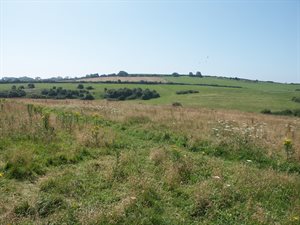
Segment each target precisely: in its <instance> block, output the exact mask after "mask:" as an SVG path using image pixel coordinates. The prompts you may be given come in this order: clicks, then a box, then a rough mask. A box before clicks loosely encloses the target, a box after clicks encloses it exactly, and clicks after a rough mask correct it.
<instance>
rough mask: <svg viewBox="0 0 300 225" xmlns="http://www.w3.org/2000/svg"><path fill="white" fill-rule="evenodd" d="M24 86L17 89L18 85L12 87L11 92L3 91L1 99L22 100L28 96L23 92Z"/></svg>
mask: <svg viewBox="0 0 300 225" xmlns="http://www.w3.org/2000/svg"><path fill="white" fill-rule="evenodd" d="M23 89H24V86H23V85H21V86H19V87H17V86H16V85H13V86H11V90H9V91H1V92H0V98H21V97H24V96H26V92H25V91H24V90H23Z"/></svg>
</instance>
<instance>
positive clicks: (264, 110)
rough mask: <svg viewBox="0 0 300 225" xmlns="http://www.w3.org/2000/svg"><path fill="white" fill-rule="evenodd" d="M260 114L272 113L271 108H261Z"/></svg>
mask: <svg viewBox="0 0 300 225" xmlns="http://www.w3.org/2000/svg"><path fill="white" fill-rule="evenodd" d="M261 113H262V114H272V112H271V110H270V109H263V110H262V111H261Z"/></svg>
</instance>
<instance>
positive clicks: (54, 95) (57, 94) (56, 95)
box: [31, 85, 95, 100]
mask: <svg viewBox="0 0 300 225" xmlns="http://www.w3.org/2000/svg"><path fill="white" fill-rule="evenodd" d="M78 86H79V85H78ZM84 94H86V95H84ZM31 98H50V99H82V100H94V99H95V98H94V96H93V95H92V94H90V92H89V91H88V90H83V89H80V90H67V89H63V88H62V87H58V88H56V87H52V89H49V90H47V89H43V90H42V91H41V94H34V95H31Z"/></svg>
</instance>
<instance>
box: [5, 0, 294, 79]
mask: <svg viewBox="0 0 300 225" xmlns="http://www.w3.org/2000/svg"><path fill="white" fill-rule="evenodd" d="M0 1H1V4H0V5H1V17H0V18H1V23H0V24H1V35H0V36H1V46H0V47H1V49H0V52H1V54H0V55H1V59H0V62H1V64H0V67H1V68H0V77H3V76H31V77H36V76H40V77H44V78H45V77H52V76H63V77H64V76H83V75H85V74H90V73H99V74H105V73H106V74H107V73H113V72H118V71H119V70H125V71H127V72H129V73H172V72H179V73H185V74H187V73H188V72H196V71H201V72H202V73H203V74H209V75H218V76H231V77H236V76H237V77H244V78H250V79H259V80H274V81H280V82H300V31H299V30H300V1H299V0H293V1H292V0H291V1H289V0H284V1H268V0H266V1H84V0H82V1H67V0H64V1H58V0H53V1H50V0H49V1H43V0H40V1H26V0H23V1H21V0H20V1H13V0H10V1H6V0H0Z"/></svg>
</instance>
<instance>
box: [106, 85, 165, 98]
mask: <svg viewBox="0 0 300 225" xmlns="http://www.w3.org/2000/svg"><path fill="white" fill-rule="evenodd" d="M104 97H105V98H106V99H109V100H132V99H142V100H149V99H152V98H158V97H160V95H159V94H158V93H157V92H156V91H155V90H152V91H151V90H149V89H145V90H142V89H141V88H134V89H129V88H120V89H117V90H115V89H108V90H106V92H105V96H104Z"/></svg>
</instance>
